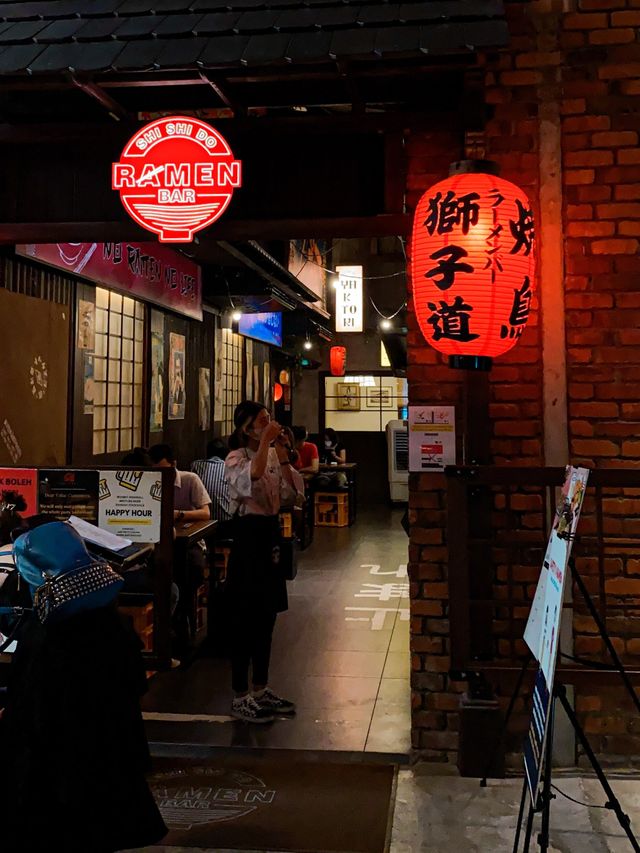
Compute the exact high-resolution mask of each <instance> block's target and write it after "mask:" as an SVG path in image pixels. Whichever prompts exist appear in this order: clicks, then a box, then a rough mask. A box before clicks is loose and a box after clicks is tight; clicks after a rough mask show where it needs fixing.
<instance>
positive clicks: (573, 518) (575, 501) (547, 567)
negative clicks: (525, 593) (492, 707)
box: [524, 467, 589, 685]
mask: <svg viewBox="0 0 640 853" xmlns="http://www.w3.org/2000/svg"><path fill="white" fill-rule="evenodd" d="M588 477H589V471H588V469H587V468H572V467H568V468H567V473H566V477H565V482H564V486H563V488H562V495H561V499H560V501H559V504H558V507H557V509H556V515H555V519H554V523H553V528H552V530H551V534H550V536H549V542H548V544H547V551H546V553H545V557H544V563H543V565H542V571H541V573H540V578H539V580H538V586H537V588H536V594H535V597H534V600H533V604H532V605H531V612H530V613H529V619H528V621H527V627H526V629H525V632H524V639H525V642H526V643H527V645H528V646H529V648H530V649H531V652H532V653H533V655H534V657H535V658H536V660H537V661H538V662H539V664H540V667H541V669H542V671H543V672H544V676H545V678H546V680H547V684H548V685H551V684H553V673H554V669H555V660H556V651H557V648H558V635H559V633H560V624H561V619H562V602H563V600H564V586H565V580H566V572H567V566H568V563H569V557H570V556H571V546H572V544H573V538H574V536H575V532H576V529H577V526H578V520H579V518H580V510H581V509H582V501H583V498H584V493H585V490H586V488H587V479H588Z"/></svg>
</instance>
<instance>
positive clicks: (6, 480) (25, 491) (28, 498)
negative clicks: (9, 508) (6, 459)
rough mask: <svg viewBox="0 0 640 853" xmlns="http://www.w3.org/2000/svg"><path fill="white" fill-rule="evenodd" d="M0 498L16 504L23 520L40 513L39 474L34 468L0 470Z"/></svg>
mask: <svg viewBox="0 0 640 853" xmlns="http://www.w3.org/2000/svg"><path fill="white" fill-rule="evenodd" d="M0 497H2V498H3V500H4V499H6V500H7V502H9V503H11V502H12V501H13V502H15V504H16V509H17V511H18V513H19V515H21V516H22V517H23V518H28V517H29V516H30V515H35V514H36V513H37V512H38V472H37V471H36V470H35V469H34V468H0ZM20 498H22V500H24V502H25V504H26V507H25V508H22V503H21V502H20Z"/></svg>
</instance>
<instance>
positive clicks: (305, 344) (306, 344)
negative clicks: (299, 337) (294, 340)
mask: <svg viewBox="0 0 640 853" xmlns="http://www.w3.org/2000/svg"><path fill="white" fill-rule="evenodd" d="M302 346H303V347H304V348H305V349H306V350H310V349H311V347H312V346H313V344H312V343H311V341H310V340H309V338H307V340H306V341H305V342H304V343H303V344H302Z"/></svg>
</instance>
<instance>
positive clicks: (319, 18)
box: [313, 6, 358, 27]
mask: <svg viewBox="0 0 640 853" xmlns="http://www.w3.org/2000/svg"><path fill="white" fill-rule="evenodd" d="M313 15H314V17H315V23H316V26H318V27H341V26H349V25H352V24H355V23H356V21H357V19H358V9H357V7H356V6H318V7H317V8H316V9H314V10H313Z"/></svg>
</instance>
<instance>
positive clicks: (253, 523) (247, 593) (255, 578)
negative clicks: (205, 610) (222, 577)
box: [226, 515, 289, 614]
mask: <svg viewBox="0 0 640 853" xmlns="http://www.w3.org/2000/svg"><path fill="white" fill-rule="evenodd" d="M233 526H234V532H233V546H232V548H231V554H230V556H229V567H228V570H227V582H226V586H227V590H226V594H227V597H228V602H229V605H230V607H231V608H232V609H233V611H234V613H237V614H247V613H282V611H284V610H287V608H288V606H289V605H288V601H287V582H286V580H285V575H284V570H283V568H282V565H281V562H280V557H281V544H282V543H281V539H282V537H281V535H280V521H279V518H278V516H277V515H244V516H239V517H238V518H236V519H234V522H233Z"/></svg>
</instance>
